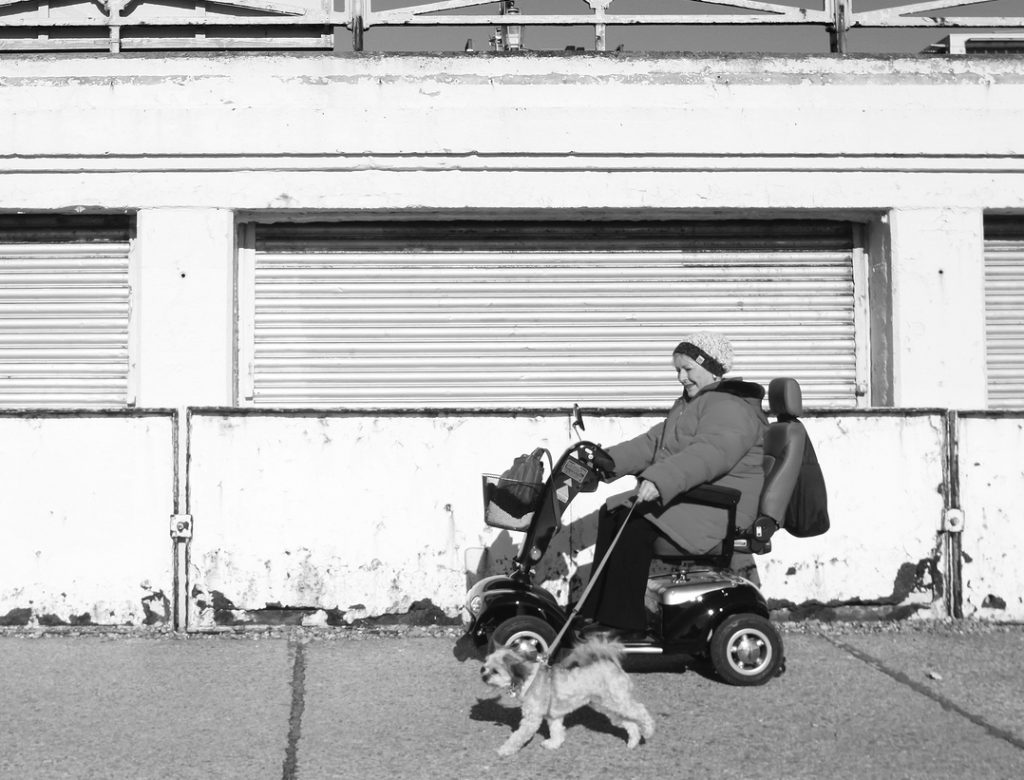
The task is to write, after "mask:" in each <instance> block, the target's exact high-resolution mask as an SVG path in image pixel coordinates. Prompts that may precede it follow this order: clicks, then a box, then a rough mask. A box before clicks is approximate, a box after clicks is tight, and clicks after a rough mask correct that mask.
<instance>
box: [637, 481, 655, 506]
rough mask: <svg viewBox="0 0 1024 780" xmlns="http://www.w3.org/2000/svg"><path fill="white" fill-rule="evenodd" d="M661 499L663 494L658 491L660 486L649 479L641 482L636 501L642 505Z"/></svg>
mask: <svg viewBox="0 0 1024 780" xmlns="http://www.w3.org/2000/svg"><path fill="white" fill-rule="evenodd" d="M660 498H661V492H660V491H659V490H658V486H657V485H655V484H654V483H653V482H651V481H650V480H647V479H642V480H640V487H638V488H637V491H636V500H637V501H639V502H641V503H647V502H649V501H657V500H659V499H660Z"/></svg>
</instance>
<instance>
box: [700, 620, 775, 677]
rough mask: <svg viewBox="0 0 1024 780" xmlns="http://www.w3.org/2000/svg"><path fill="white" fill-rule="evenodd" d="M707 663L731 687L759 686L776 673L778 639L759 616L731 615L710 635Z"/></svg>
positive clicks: (767, 621)
mask: <svg viewBox="0 0 1024 780" xmlns="http://www.w3.org/2000/svg"><path fill="white" fill-rule="evenodd" d="M710 649H711V663H712V665H713V666H714V667H715V671H716V672H718V674H719V676H720V677H722V679H724V680H725V681H726V682H728V683H731V684H732V685H762V684H764V683H766V682H768V680H769V679H771V678H772V677H774V676H776V675H777V674H779V673H780V670H781V668H782V663H783V655H782V637H781V636H779V632H778V630H776V628H775V626H773V625H772V624H771V621H769V620H767V619H766V618H763V617H761V616H760V615H753V614H740V615H732V616H730V617H728V618H726V619H725V620H724V621H722V624H721V625H720V626H719V627H718V628H716V629H715V631H714V633H713V634H712V635H711V648H710Z"/></svg>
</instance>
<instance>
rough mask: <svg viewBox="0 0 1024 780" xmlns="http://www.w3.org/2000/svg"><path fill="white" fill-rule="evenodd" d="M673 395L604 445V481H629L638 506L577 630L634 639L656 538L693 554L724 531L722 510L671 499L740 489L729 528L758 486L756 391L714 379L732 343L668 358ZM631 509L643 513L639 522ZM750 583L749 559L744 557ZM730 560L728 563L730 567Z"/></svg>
mask: <svg viewBox="0 0 1024 780" xmlns="http://www.w3.org/2000/svg"><path fill="white" fill-rule="evenodd" d="M672 362H673V365H674V366H675V370H676V373H677V375H678V377H679V382H680V383H681V384H682V386H683V395H682V397H680V398H679V400H678V401H676V402H675V404H674V405H673V406H672V409H671V410H670V411H669V413H668V416H667V417H666V418H665V421H664V422H662V423H661V424H660V425H656V426H655V427H653V428H652V429H651V430H649V431H648V432H647V433H645V434H643V435H641V436H637V437H636V438H635V439H631V440H629V441H626V442H623V443H622V444H617V445H615V446H614V447H610V448H608V454H609V455H610V456H611V457H612V459H613V460H614V461H615V465H614V467H613V468H612V469H611V471H610V473H609V474H608V479H609V480H612V479H618V478H619V477H623V476H626V475H634V476H636V477H637V479H638V486H637V490H636V493H635V498H636V500H637V501H638V502H640V503H641V504H646V506H640V507H638V508H637V512H635V513H634V515H633V518H632V519H631V520H630V521H629V525H628V526H627V527H626V528H625V530H624V531H623V532H622V536H621V537H620V538H619V541H618V542H617V544H616V546H615V548H614V549H613V550H612V554H611V557H610V558H609V559H608V563H607V564H606V566H605V569H604V571H603V572H602V574H601V580H602V581H600V582H598V583H597V585H596V586H595V588H594V590H593V591H592V592H591V594H590V596H589V597H588V599H587V603H586V604H584V606H583V610H582V614H583V615H584V617H587V618H590V619H591V621H592V624H591V625H589V626H588V627H587V628H586V629H585V631H586V632H587V633H592V632H603V633H609V634H611V635H613V636H614V637H617V638H621V639H631V638H639V637H638V636H634V635H637V634H642V633H643V631H644V629H645V627H646V614H645V610H644V593H645V591H646V588H647V576H648V572H649V569H650V565H651V558H652V555H653V546H654V541H655V539H657V537H658V536H659V534H664V535H665V536H667V537H669V538H670V539H671V540H672V541H673V542H675V543H676V544H677V545H679V546H680V547H682V548H683V549H685V550H687V551H689V552H691V553H695V554H701V553H706V552H709V551H711V550H712V549H713V548H714V547H716V546H717V545H718V544H719V543H720V542H721V541H722V539H724V538H725V534H726V513H725V511H724V510H721V509H715V508H713V507H706V506H700V505H697V504H688V503H685V502H683V501H677V499H679V497H680V496H682V494H684V493H686V492H687V491H688V490H690V489H692V488H695V487H697V486H698V485H701V484H703V483H705V482H709V483H713V484H716V485H722V486H725V487H730V488H736V489H738V490H740V491H741V496H742V497H741V498H740V502H739V505H738V506H737V513H736V524H737V526H739V527H740V528H748V527H750V526H751V525H752V524H753V522H754V520H755V519H756V517H757V503H758V499H759V497H760V494H761V487H762V485H763V484H764V472H763V467H762V459H763V457H764V449H763V439H764V431H765V428H766V427H767V425H768V420H767V418H766V417H765V414H764V412H763V411H762V409H761V400H762V399H763V398H764V388H763V387H761V385H759V384H755V383H753V382H744V381H742V380H740V379H722V376H723V375H724V374H725V373H726V372H727V371H729V369H731V368H732V362H733V351H732V345H731V344H730V343H729V341H728V339H726V338H725V336H723V335H721V334H719V333H710V332H706V331H703V332H699V333H694V334H691V335H689V336H687V337H686V338H684V339H683V341H682V342H680V344H679V346H677V347H676V348H675V351H674V352H673V355H672ZM623 503H626V502H625V501H619V502H615V503H613V502H612V501H610V502H609V506H608V507H607V508H606V509H605V510H604V511H602V513H601V518H600V520H599V523H598V533H597V545H596V548H595V551H594V566H595V567H596V566H597V564H598V563H599V562H600V561H601V560H602V559H603V557H604V556H605V554H606V553H607V551H608V547H609V545H610V543H611V540H612V539H613V538H614V536H615V534H616V532H617V531H618V529H619V526H620V524H621V518H623V517H624V516H625V512H622V511H616V510H617V509H621V507H622V504H623ZM640 512H643V514H642V515H641V514H640ZM745 557H746V558H747V561H746V562H745V563H748V569H747V570H745V571H744V574H745V575H746V576H750V574H751V572H752V575H753V576H754V577H756V569H754V568H753V565H752V564H753V561H752V559H750V557H749V556H745ZM738 563H739V562H738V561H737V560H736V557H734V558H733V567H734V568H736V566H737V564H738Z"/></svg>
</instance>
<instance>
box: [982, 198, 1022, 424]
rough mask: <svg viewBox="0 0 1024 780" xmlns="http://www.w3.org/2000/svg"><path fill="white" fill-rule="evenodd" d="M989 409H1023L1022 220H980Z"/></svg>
mask: <svg viewBox="0 0 1024 780" xmlns="http://www.w3.org/2000/svg"><path fill="white" fill-rule="evenodd" d="M985 352H986V365H987V370H988V405H989V406H990V407H992V408H994V409H1021V408H1024V219H1022V218H1020V217H1013V218H999V217H996V218H988V219H986V220H985Z"/></svg>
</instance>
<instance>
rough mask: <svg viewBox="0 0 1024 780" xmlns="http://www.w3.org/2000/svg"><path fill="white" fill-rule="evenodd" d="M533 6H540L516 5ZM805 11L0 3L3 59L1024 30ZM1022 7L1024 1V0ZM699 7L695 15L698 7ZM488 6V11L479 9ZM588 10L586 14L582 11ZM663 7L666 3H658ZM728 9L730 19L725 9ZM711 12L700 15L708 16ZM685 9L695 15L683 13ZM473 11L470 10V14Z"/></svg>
mask: <svg viewBox="0 0 1024 780" xmlns="http://www.w3.org/2000/svg"><path fill="white" fill-rule="evenodd" d="M519 2H520V3H524V4H525V3H528V4H530V5H531V6H533V7H534V8H536V7H537V6H540V7H541V8H544V7H546V6H545V3H544V2H543V0H519ZM818 2H820V3H821V7H820V8H819V7H815V8H806V7H802V6H794V5H784V4H782V3H777V2H763V1H762V0H714V1H712V0H689V1H688V2H683V0H679V7H680V11H679V12H678V13H614V12H613V11H612V10H611V9H612V6H613V4H614V0H579V3H580V6H581V10H580V12H579V13H541V12H537V11H536V10H531V11H527V10H525V9H524V8H520V7H519V6H518V5H517V4H516V2H515V0H435V2H429V3H418V4H415V3H414V4H410V5H408V6H403V7H400V8H389V9H383V10H377V9H375V8H374V7H373V0H346V3H345V7H344V8H343V9H341V10H334V9H333V3H332V0H171V3H170V5H168V4H167V3H163V4H161V5H159V6H158V5H156V4H155V3H149V2H147V0H74V2H71V3H61V4H60V5H59V6H56V5H55V6H54V7H53V8H52V9H51V3H50V0H0V52H2V51H5V50H6V51H11V50H20V51H42V50H54V49H58V50H80V51H81V50H108V51H110V52H115V53H116V52H120V51H126V50H141V49H147V50H159V49H164V50H190V49H324V50H331V49H334V48H336V44H337V43H338V42H339V41H340V38H339V37H338V34H339V31H340V30H343V29H344V30H347V31H348V32H349V33H350V34H351V36H352V48H353V49H354V50H355V51H362V50H363V47H364V35H365V32H366V31H367V30H368V29H370V28H374V27H376V28H395V27H406V28H408V27H417V26H424V27H426V26H429V27H468V26H473V27H480V26H493V27H494V29H495V35H494V37H493V38H492V44H493V46H494V48H495V49H496V50H499V51H515V50H516V49H520V48H522V30H523V28H525V27H530V26H538V27H552V26H559V27H567V26H576V27H579V26H584V27H592V28H593V29H594V48H595V49H596V50H597V51H604V50H605V47H606V45H607V30H608V28H609V27H625V26H637V25H640V26H643V25H648V26H651V25H660V26H667V25H718V26H721V25H745V26H760V25H773V24H774V25H810V26H815V27H818V28H820V29H823V30H825V31H827V33H828V35H829V40H830V48H831V50H832V51H833V52H839V53H845V52H846V51H847V33H848V32H849V31H850V30H853V29H864V28H937V29H963V28H974V29H979V28H998V29H1007V28H1011V29H1016V30H1018V31H1024V16H1006V15H1002V16H947V15H934V16H932V15H929V14H930V13H931V12H935V11H940V10H944V9H947V10H948V9H957V8H966V7H969V6H976V5H981V4H984V3H988V2H991V0H927V2H916V3H910V4H902V5H896V6H892V7H888V8H880V9H875V10H869V11H857V10H855V8H854V0H818ZM1020 2H1021V3H1022V5H1024V0H1020ZM694 4H696V6H697V7H698V8H699V9H700V10H699V11H693V10H692V9H694V7H695V5H694ZM483 7H486V9H488V10H484V11H483V12H481V9H482V8H483ZM583 7H585V10H584V9H583ZM661 7H662V8H663V4H662V6H661ZM723 7H728V8H729V9H732V11H733V12H729V11H724V12H723ZM705 8H706V9H707V11H708V12H703V11H704V9H705ZM684 9H690V10H686V11H684ZM467 11H469V12H467Z"/></svg>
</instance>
